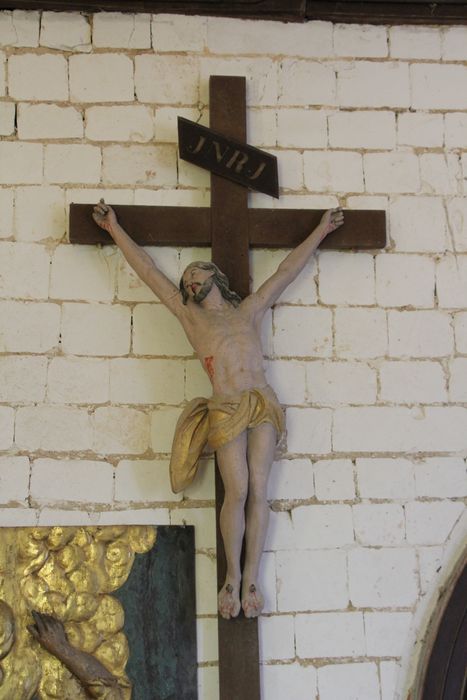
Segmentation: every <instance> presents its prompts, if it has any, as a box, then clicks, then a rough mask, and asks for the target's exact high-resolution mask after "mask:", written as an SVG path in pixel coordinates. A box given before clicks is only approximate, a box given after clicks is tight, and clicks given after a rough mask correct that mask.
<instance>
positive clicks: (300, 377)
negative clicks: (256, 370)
mask: <svg viewBox="0 0 467 700" xmlns="http://www.w3.org/2000/svg"><path fill="white" fill-rule="evenodd" d="M265 369H266V377H267V380H268V383H269V384H270V385H271V386H273V387H274V389H275V391H276V393H277V395H278V396H279V397H280V401H281V402H282V403H283V404H287V405H289V406H293V405H295V406H303V405H304V404H305V403H306V393H307V391H306V380H305V365H304V364H303V362H295V361H293V360H273V361H270V362H268V363H267V365H266V367H265Z"/></svg>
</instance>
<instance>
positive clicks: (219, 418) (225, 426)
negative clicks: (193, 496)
mask: <svg viewBox="0 0 467 700" xmlns="http://www.w3.org/2000/svg"><path fill="white" fill-rule="evenodd" d="M261 423H272V425H273V426H274V428H275V429H276V433H277V439H278V440H279V439H280V437H281V435H282V433H283V432H284V426H285V422H284V414H283V412H282V409H281V407H280V405H279V402H278V400H277V397H276V395H275V393H274V392H273V390H272V389H271V387H269V386H265V387H261V388H260V389H247V390H246V391H242V392H241V393H240V394H237V395H235V396H213V397H212V398H211V399H205V398H202V397H199V398H196V399H193V400H192V401H190V403H189V404H188V405H187V407H186V408H185V409H184V411H183V413H182V415H181V416H180V418H179V419H178V422H177V426H176V428H175V434H174V439H173V445H172V456H171V458H170V482H171V484H172V491H173V492H174V493H179V491H183V489H185V488H186V487H187V486H189V485H190V484H191V482H192V481H193V479H194V478H195V476H196V472H197V470H198V461H199V458H200V455H201V452H202V451H203V449H204V447H205V446H206V444H207V443H209V445H210V447H211V448H212V449H213V450H217V449H219V447H222V445H225V444H226V443H227V442H230V440H233V439H234V438H236V437H237V435H240V433H242V432H243V431H244V430H246V429H247V428H256V427H257V426H258V425H261Z"/></svg>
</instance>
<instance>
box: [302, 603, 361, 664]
mask: <svg viewBox="0 0 467 700" xmlns="http://www.w3.org/2000/svg"><path fill="white" fill-rule="evenodd" d="M295 634H296V640H297V642H296V644H297V656H298V657H299V658H300V659H319V658H323V657H331V658H332V657H334V658H337V657H340V656H344V657H349V656H365V632H364V629H363V613H360V612H350V613H348V612H343V613H313V614H311V615H297V616H296V618H295Z"/></svg>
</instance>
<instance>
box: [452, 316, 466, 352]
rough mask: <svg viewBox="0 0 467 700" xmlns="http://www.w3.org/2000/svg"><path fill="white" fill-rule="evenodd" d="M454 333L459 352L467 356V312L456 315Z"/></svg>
mask: <svg viewBox="0 0 467 700" xmlns="http://www.w3.org/2000/svg"><path fill="white" fill-rule="evenodd" d="M454 332H455V336H456V350H457V352H460V353H463V354H467V312H461V313H457V314H455V315H454Z"/></svg>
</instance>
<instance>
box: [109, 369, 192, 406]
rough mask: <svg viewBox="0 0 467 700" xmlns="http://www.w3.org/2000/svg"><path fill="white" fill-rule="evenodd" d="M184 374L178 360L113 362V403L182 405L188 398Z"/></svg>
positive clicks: (111, 380) (111, 386) (111, 388)
mask: <svg viewBox="0 0 467 700" xmlns="http://www.w3.org/2000/svg"><path fill="white" fill-rule="evenodd" d="M184 380H185V376H184V372H183V366H182V365H181V363H179V362H177V361H174V360H135V359H132V358H126V359H118V360H112V361H111V363H110V400H111V401H112V403H132V404H139V403H141V404H152V403H168V404H179V403H181V402H182V401H183V398H184Z"/></svg>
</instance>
